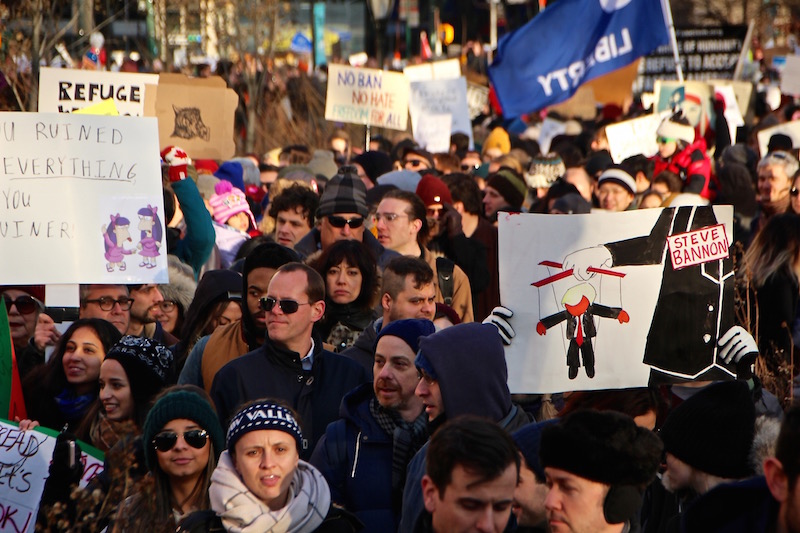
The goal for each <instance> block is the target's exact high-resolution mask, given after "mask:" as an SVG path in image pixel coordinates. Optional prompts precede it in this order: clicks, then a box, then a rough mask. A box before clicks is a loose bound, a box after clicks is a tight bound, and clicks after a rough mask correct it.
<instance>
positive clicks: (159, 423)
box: [142, 390, 225, 471]
mask: <svg viewBox="0 0 800 533" xmlns="http://www.w3.org/2000/svg"><path fill="white" fill-rule="evenodd" d="M179 418H185V419H187V420H192V421H194V422H197V424H198V425H199V426H200V427H201V428H203V429H205V430H206V431H208V434H209V436H210V437H211V443H212V444H213V445H214V455H215V457H216V458H219V454H220V453H222V450H224V449H225V433H224V432H223V431H222V426H221V425H220V423H219V418H217V413H216V412H214V409H213V408H212V407H211V404H209V403H208V401H206V399H205V398H203V397H202V396H200V395H199V394H198V393H196V392H192V391H187V390H177V391H174V392H170V393H168V394H166V395H165V396H162V397H161V398H160V399H159V400H158V401H157V402H156V404H155V405H154V406H153V408H152V409H150V412H149V413H148V414H147V419H146V420H145V421H144V430H143V432H142V442H143V443H144V448H145V456H144V458H145V464H146V465H147V468H148V470H151V471H152V470H153V467H155V465H157V464H158V459H157V458H156V449H155V447H153V444H152V442H153V437H155V436H156V434H158V433H159V432H160V431H161V430H162V429H163V427H164V426H165V425H166V424H167V423H168V422H169V421H171V420H177V419H179Z"/></svg>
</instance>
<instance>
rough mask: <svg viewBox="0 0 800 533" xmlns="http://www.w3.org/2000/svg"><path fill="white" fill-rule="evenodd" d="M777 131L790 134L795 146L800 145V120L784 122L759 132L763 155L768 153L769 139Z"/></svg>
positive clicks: (759, 142)
mask: <svg viewBox="0 0 800 533" xmlns="http://www.w3.org/2000/svg"><path fill="white" fill-rule="evenodd" d="M776 133H783V134H784V135H788V136H789V137H790V138H791V139H792V147H793V148H795V147H798V146H800V120H793V121H791V122H784V123H783V124H778V125H777V126H772V127H771V128H766V129H763V130H761V131H759V132H758V149H759V151H760V152H761V157H764V156H765V155H767V150H768V149H767V147H768V146H769V139H770V137H772V136H773V135H775V134H776Z"/></svg>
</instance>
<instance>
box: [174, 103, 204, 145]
mask: <svg viewBox="0 0 800 533" xmlns="http://www.w3.org/2000/svg"><path fill="white" fill-rule="evenodd" d="M172 110H173V111H175V129H174V130H173V132H172V135H171V136H172V137H180V138H181V139H194V138H196V137H199V138H201V139H203V140H204V141H208V140H209V139H210V138H211V130H209V129H208V126H206V125H205V124H203V117H202V116H200V109H198V108H196V107H176V106H174V105H173V106H172Z"/></svg>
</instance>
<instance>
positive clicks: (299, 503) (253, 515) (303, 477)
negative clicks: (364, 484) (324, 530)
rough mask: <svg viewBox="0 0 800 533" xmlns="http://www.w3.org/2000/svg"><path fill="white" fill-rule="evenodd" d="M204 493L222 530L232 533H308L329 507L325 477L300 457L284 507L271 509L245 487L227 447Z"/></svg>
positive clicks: (329, 497)
mask: <svg viewBox="0 0 800 533" xmlns="http://www.w3.org/2000/svg"><path fill="white" fill-rule="evenodd" d="M208 495H209V497H210V499H211V508H212V509H213V510H214V511H215V512H216V513H217V516H219V517H220V518H221V519H222V525H223V526H224V527H225V531H231V532H235V533H239V532H241V533H251V532H252V533H256V532H258V533H266V532H269V531H280V532H281V533H283V532H286V533H310V532H312V531H314V530H316V529H317V528H318V527H319V526H320V524H322V521H323V520H324V519H325V516H326V515H327V514H328V510H329V508H330V506H331V491H330V489H329V488H328V484H327V482H326V481H325V478H324V477H322V474H320V472H319V470H317V469H316V468H314V467H313V466H311V465H310V464H308V463H306V462H305V461H302V460H301V461H298V464H297V469H296V470H295V472H294V477H293V478H292V482H291V484H290V485H289V497H288V500H287V503H286V506H285V507H283V508H282V509H278V510H277V511H271V510H270V508H269V507H268V506H267V504H266V503H264V502H263V501H262V500H261V499H259V498H258V496H256V495H255V494H253V493H252V492H250V489H248V488H247V486H245V484H244V482H243V481H242V478H241V476H240V475H239V473H238V472H237V471H236V469H235V468H234V466H233V461H232V460H231V458H230V455H229V454H228V451H227V450H226V451H224V452H222V455H220V458H219V462H218V463H217V468H216V469H215V470H214V473H213V474H212V475H211V486H210V487H209V489H208Z"/></svg>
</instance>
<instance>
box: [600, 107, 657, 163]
mask: <svg viewBox="0 0 800 533" xmlns="http://www.w3.org/2000/svg"><path fill="white" fill-rule="evenodd" d="M661 120H662V116H661V115H645V116H643V117H638V118H634V119H631V120H626V121H624V122H617V123H614V124H609V125H608V126H606V137H607V138H608V146H609V152H610V153H611V159H613V160H614V163H622V162H623V161H624V160H625V159H627V158H629V157H631V156H633V155H637V154H642V155H644V156H646V157H652V156H654V155H655V154H656V153H657V152H658V143H656V137H657V136H656V130H657V129H658V126H659V124H661Z"/></svg>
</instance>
